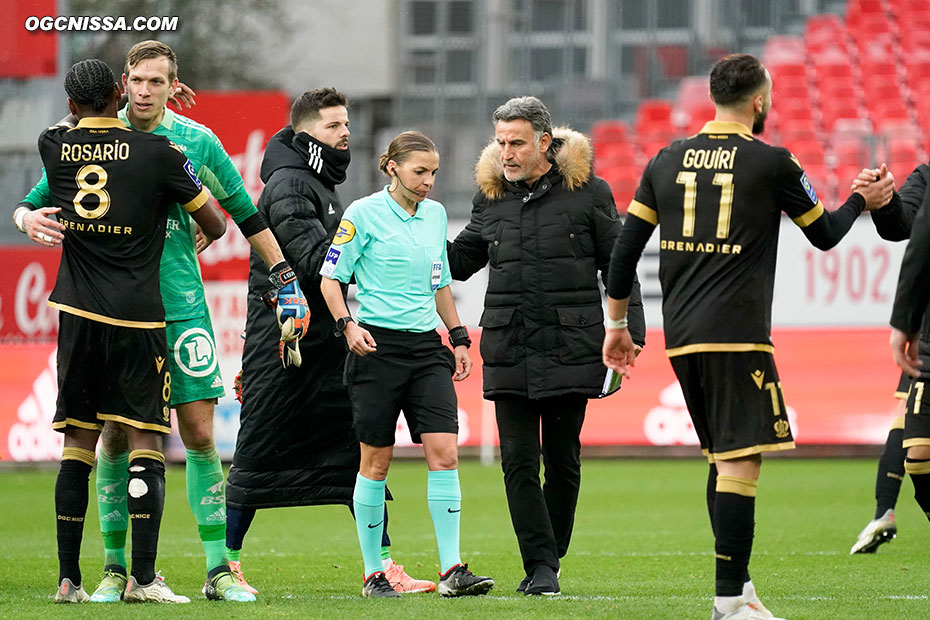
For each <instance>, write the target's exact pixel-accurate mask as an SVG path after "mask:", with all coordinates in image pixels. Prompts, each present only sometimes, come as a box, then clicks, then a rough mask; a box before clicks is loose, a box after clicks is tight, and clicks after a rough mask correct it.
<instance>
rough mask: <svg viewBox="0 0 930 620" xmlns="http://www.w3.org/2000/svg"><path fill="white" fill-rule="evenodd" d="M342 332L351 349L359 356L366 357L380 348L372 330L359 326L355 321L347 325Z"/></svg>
mask: <svg viewBox="0 0 930 620" xmlns="http://www.w3.org/2000/svg"><path fill="white" fill-rule="evenodd" d="M342 334H343V335H344V336H345V339H346V344H347V345H348V346H349V351H352V353H355V354H356V355H358V356H359V357H365V356H366V355H368V354H369V353H374V352H375V351H376V350H377V349H378V343H376V342H375V339H374V338H373V337H372V335H371V332H369V331H368V330H367V329H365V328H364V327H359V326H358V325H356V324H355V322H354V321H352V322H350V323H348V324H347V325H346V329H345V331H344V332H342Z"/></svg>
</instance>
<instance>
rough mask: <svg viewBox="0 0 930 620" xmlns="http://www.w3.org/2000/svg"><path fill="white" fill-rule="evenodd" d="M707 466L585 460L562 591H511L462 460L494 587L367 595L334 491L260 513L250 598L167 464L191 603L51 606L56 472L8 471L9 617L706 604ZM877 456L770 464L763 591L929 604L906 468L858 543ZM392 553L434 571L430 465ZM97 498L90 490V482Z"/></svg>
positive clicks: (476, 557)
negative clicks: (879, 528) (224, 567)
mask: <svg viewBox="0 0 930 620" xmlns="http://www.w3.org/2000/svg"><path fill="white" fill-rule="evenodd" d="M706 471H707V466H706V464H705V462H704V461H702V460H699V459H686V460H619V461H616V460H587V461H585V463H584V467H583V482H582V494H581V498H580V501H579V506H578V512H577V516H576V521H575V534H574V538H573V541H572V546H571V549H570V550H569V554H568V556H567V557H566V558H565V559H564V561H563V565H562V566H563V568H562V579H561V585H562V592H563V595H562V596H561V597H554V598H545V599H543V598H529V597H524V596H522V595H518V594H516V593H515V592H514V589H515V588H516V586H517V584H518V583H519V581H520V579H521V578H522V577H523V574H522V571H521V565H520V556H519V552H518V550H517V545H516V540H515V538H514V535H513V531H512V529H511V526H510V519H509V516H508V513H507V505H506V501H505V498H504V490H503V480H502V476H501V473H500V469H499V468H498V467H483V466H481V465H479V464H477V463H475V462H464V463H463V464H462V467H461V479H462V492H463V496H464V500H463V508H464V510H463V512H462V555H463V559H464V560H465V561H466V562H469V563H470V564H471V567H472V568H473V569H475V571H476V572H477V573H480V574H486V575H491V576H492V577H494V579H495V580H496V581H497V585H496V586H495V587H494V589H493V590H492V591H491V594H490V595H489V596H487V597H482V598H474V599H471V598H469V599H451V600H449V599H440V598H439V597H438V596H436V595H435V594H433V595H423V594H416V595H409V596H405V597H404V598H403V599H401V600H387V601H385V600H368V599H362V598H361V596H360V595H359V592H360V589H361V576H362V575H361V573H362V563H361V556H360V553H359V550H358V542H357V539H356V536H355V529H354V525H353V522H352V520H351V518H350V516H349V512H348V510H347V509H346V508H345V507H342V506H322V507H306V508H288V509H274V510H262V511H259V513H258V515H257V516H256V519H255V522H254V524H253V526H252V529H251V531H250V532H249V536H248V538H247V539H246V544H245V548H244V552H243V566H244V568H245V571H246V576H247V577H248V578H249V581H250V583H252V585H254V586H256V587H257V588H258V589H259V590H260V592H261V593H260V595H259V601H258V602H257V603H256V604H252V605H242V604H231V603H213V602H209V601H207V600H206V599H205V598H204V597H203V595H201V594H200V588H201V586H202V585H203V579H204V573H205V568H204V565H203V558H202V553H201V549H200V542H199V539H198V537H197V532H196V527H195V525H194V521H193V517H192V515H191V512H190V509H189V508H188V506H187V499H186V495H185V490H184V473H183V470H181V469H179V468H170V469H169V473H168V496H167V501H166V509H165V518H164V521H163V524H162V530H161V540H160V545H159V558H158V568H159V569H160V570H161V571H162V572H163V573H164V574H165V576H166V578H167V580H168V583H169V584H170V585H171V586H172V587H173V588H174V590H175V592H178V593H181V594H186V595H188V596H190V597H191V598H192V599H193V602H192V603H191V604H189V605H182V606H168V605H163V606H158V605H143V606H131V605H125V604H122V603H121V604H117V605H109V606H106V607H102V606H96V605H93V606H92V605H90V604H85V605H81V606H65V605H61V606H57V605H54V604H53V603H52V598H51V597H52V595H53V593H54V590H55V585H56V583H55V582H56V577H57V561H56V555H55V521H54V508H53V488H54V483H55V471H54V470H53V469H41V470H28V469H19V468H14V467H11V468H3V469H0V498H2V501H3V503H4V507H3V511H2V513H0V618H147V619H148V618H152V619H154V618H198V619H201V618H205V619H210V618H223V619H224V620H225V619H228V618H249V619H250V620H254V619H260V618H327V619H329V618H335V619H338V618H352V619H355V618H371V619H382V618H383V619H392V618H429V619H431V620H436V619H439V618H443V619H444V618H456V619H458V618H476V619H477V618H481V619H485V618H507V619H521V618H552V619H554V618H595V617H597V618H624V619H639V618H642V619H650V620H655V619H665V618H697V619H706V618H709V617H710V609H711V597H712V594H713V575H714V570H713V569H714V559H713V549H712V547H713V540H712V538H711V534H710V527H709V525H708V518H707V514H706V510H705V506H704V485H705V480H706ZM874 477H875V462H874V461H872V460H791V459H784V458H777V459H771V460H769V461H767V462H766V463H765V465H764V466H763V469H762V479H761V481H760V486H759V495H758V498H757V509H756V523H757V527H756V539H755V547H754V553H753V560H752V565H751V567H750V568H751V571H752V575H753V580H754V581H755V583H756V586H757V589H758V590H759V592H760V595H761V597H762V600H763V601H764V602H765V603H766V605H767V606H768V607H769V608H770V609H772V610H773V611H774V612H775V613H776V614H777V615H779V616H782V617H786V618H789V619H791V620H801V619H833V618H844V619H852V618H862V619H869V620H872V619H875V618H896V619H902V618H905V619H907V618H914V619H918V618H921V619H922V618H928V617H930V596H928V585H930V524H928V522H927V518H926V517H925V516H924V515H923V514H922V513H921V512H920V510H919V509H918V508H917V506H916V504H915V503H914V501H913V499H912V488H911V484H910V482H908V481H906V482H905V483H904V487H903V490H902V493H901V499H900V501H899V502H898V507H897V516H898V527H899V536H898V539H896V540H894V541H892V542H891V543H890V544H887V545H884V546H882V547H881V548H880V549H879V551H878V553H877V554H875V555H857V556H852V557H851V556H849V555H848V553H849V547H850V546H851V545H852V543H853V541H854V540H855V536H856V534H858V532H859V530H860V529H861V528H862V527H863V526H864V525H865V523H866V522H867V521H868V520H869V519H870V518H871V516H872V510H873V499H872V493H873V485H874ZM388 482H389V484H390V486H391V489H392V491H393V492H394V494H395V496H396V497H397V501H394V502H393V503H391V504H390V506H389V509H390V516H391V519H390V526H389V531H390V533H391V536H392V538H393V541H394V547H393V556H394V558H395V560H397V561H398V562H399V563H401V564H404V565H405V566H406V567H407V570H408V572H410V573H411V574H413V575H415V576H417V577H419V578H429V577H430V576H433V577H434V578H435V575H436V572H437V570H438V566H437V555H436V547H435V541H434V538H433V530H432V523H431V521H430V518H429V512H428V509H427V506H426V467H425V465H424V464H423V463H422V462H421V461H398V462H396V463H394V465H393V467H392V469H391V474H390V477H389V479H388ZM91 496H93V494H92V495H91ZM96 520H97V510H96V506H95V505H94V504H93V503H92V504H91V507H90V509H89V511H88V519H87V525H86V526H85V532H84V547H83V555H82V564H81V565H82V569H83V572H84V579H85V582H86V584H85V585H86V587H88V588H90V589H92V588H93V586H94V585H95V583H96V580H97V577H98V575H99V571H100V569H101V561H102V544H101V542H100V537H99V534H97V521H96Z"/></svg>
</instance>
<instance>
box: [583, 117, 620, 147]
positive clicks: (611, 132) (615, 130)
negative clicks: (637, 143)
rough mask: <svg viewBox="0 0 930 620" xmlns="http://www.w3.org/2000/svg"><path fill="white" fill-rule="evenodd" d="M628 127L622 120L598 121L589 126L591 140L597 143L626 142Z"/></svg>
mask: <svg viewBox="0 0 930 620" xmlns="http://www.w3.org/2000/svg"><path fill="white" fill-rule="evenodd" d="M628 133H629V126H628V125H627V123H626V121H623V120H610V121H599V122H597V123H594V124H593V125H591V138H592V139H593V140H594V144H595V146H596V145H597V144H598V143H599V142H626V137H627V134H628Z"/></svg>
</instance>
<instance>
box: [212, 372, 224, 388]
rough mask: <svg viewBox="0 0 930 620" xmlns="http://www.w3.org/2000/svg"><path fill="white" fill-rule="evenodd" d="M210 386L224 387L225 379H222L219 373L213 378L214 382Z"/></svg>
mask: <svg viewBox="0 0 930 620" xmlns="http://www.w3.org/2000/svg"><path fill="white" fill-rule="evenodd" d="M210 387H212V388H218V387H223V379H222V377H220V376H219V375H217V376H216V378H215V379H213V383H211V384H210Z"/></svg>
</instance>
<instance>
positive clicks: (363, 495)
mask: <svg viewBox="0 0 930 620" xmlns="http://www.w3.org/2000/svg"><path fill="white" fill-rule="evenodd" d="M384 486H385V481H384V480H369V479H368V478H366V477H365V476H363V475H362V474H358V476H356V478H355V492H354V493H353V495H352V502H353V508H354V509H355V529H356V530H357V531H358V544H359V546H360V547H361V548H362V559H363V560H364V561H365V578H366V579H367V578H368V577H369V576H370V575H371V574H372V573H379V572H383V571H384V567H383V566H382V565H381V533H382V531H383V530H384Z"/></svg>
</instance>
